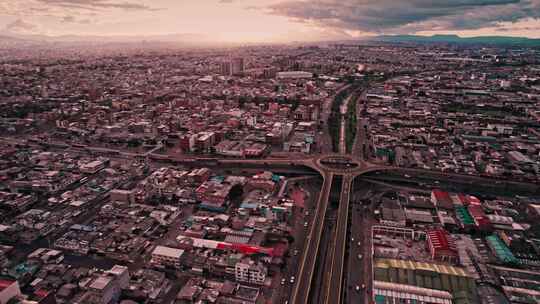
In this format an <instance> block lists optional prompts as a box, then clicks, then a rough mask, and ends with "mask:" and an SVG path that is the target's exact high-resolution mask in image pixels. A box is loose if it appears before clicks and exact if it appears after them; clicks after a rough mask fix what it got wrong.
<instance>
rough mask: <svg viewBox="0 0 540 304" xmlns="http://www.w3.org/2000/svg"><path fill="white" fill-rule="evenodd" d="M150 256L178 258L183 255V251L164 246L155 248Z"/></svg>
mask: <svg viewBox="0 0 540 304" xmlns="http://www.w3.org/2000/svg"><path fill="white" fill-rule="evenodd" d="M152 254H155V255H162V256H167V257H171V258H180V257H181V256H182V254H184V250H182V249H176V248H171V247H166V246H156V248H155V249H154V251H153V252H152Z"/></svg>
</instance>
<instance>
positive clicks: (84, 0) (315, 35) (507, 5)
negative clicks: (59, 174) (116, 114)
mask: <svg viewBox="0 0 540 304" xmlns="http://www.w3.org/2000/svg"><path fill="white" fill-rule="evenodd" d="M0 34H11V35H28V34H32V35H33V34H37V35H50V36H61V35H78V36H88V35H92V36H120V35H122V36H154V35H172V34H190V35H195V36H196V37H201V38H204V39H208V40H212V41H219V42H288V41H317V40H338V39H349V38H361V37H366V36H374V35H381V34H420V35H431V34H458V35H460V36H485V35H501V36H522V37H530V38H540V0H0ZM192 37H193V36H192Z"/></svg>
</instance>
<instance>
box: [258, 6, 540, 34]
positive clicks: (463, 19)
mask: <svg viewBox="0 0 540 304" xmlns="http://www.w3.org/2000/svg"><path fill="white" fill-rule="evenodd" d="M268 9H269V11H270V12H271V13H272V14H276V15H281V16H287V17H290V18H292V19H295V20H297V21H309V22H315V23H317V24H319V25H323V26H330V27H336V28H341V29H344V30H352V31H364V32H375V33H381V32H385V33H389V32H396V33H403V32H416V31H421V30H434V29H435V30H436V29H442V30H459V29H478V28H482V27H486V26H496V25H497V24H499V23H501V22H517V21H519V20H522V19H525V18H539V17H540V0H454V1H449V0H400V1H397V0H316V1H302V0H289V1H286V2H281V3H278V4H275V5H272V6H270V7H268Z"/></svg>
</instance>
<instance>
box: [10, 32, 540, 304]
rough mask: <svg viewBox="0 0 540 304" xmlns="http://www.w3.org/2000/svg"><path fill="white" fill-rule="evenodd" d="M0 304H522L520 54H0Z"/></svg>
mask: <svg viewBox="0 0 540 304" xmlns="http://www.w3.org/2000/svg"><path fill="white" fill-rule="evenodd" d="M0 76H1V77H0V142H1V144H0V156H1V157H0V270H1V271H0V303H1V304H5V303H6V304H7V303H9V304H16V303H21V304H22V303H26V304H29V303H43V304H50V303H74V304H116V303H121V304H132V303H166V304H184V303H223V304H248V303H253V304H255V303H257V304H259V303H283V304H293V303H294V304H297V303H302V304H304V303H325V304H326V303H366V304H370V303H376V304H384V303H430V304H451V303H454V304H468V303H481V304H488V303H489V304H491V303H495V304H499V303H500V304H505V303H526V304H529V303H530V304H533V303H540V224H539V223H540V221H539V220H540V186H539V185H540V50H539V49H538V48H528V47H520V46H498V45H473V44H454V43H414V42H390V41H362V42H359V43H356V42H342V43H310V44H291V45H277V44H275V45H274V44H272V45H263V46H257V45H249V46H238V47H199V48H197V47H193V48H188V47H175V46H174V45H172V44H167V43H164V44H153V43H129V44H104V45H101V46H97V47H96V46H94V45H92V44H73V45H67V44H66V45H56V44H37V45H34V44H30V45H28V44H26V43H23V42H17V41H16V42H13V41H8V42H4V44H0Z"/></svg>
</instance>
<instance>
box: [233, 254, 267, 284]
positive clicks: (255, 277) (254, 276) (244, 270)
mask: <svg viewBox="0 0 540 304" xmlns="http://www.w3.org/2000/svg"><path fill="white" fill-rule="evenodd" d="M267 274H268V269H267V268H266V267H265V266H263V265H261V264H255V263H254V262H253V261H251V260H250V261H249V262H238V263H236V266H235V278H236V281H237V282H246V283H251V284H258V285H262V284H264V281H265V280H266V275H267Z"/></svg>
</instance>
